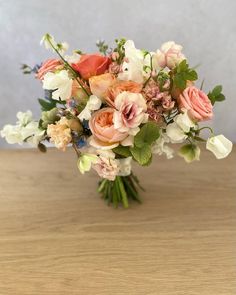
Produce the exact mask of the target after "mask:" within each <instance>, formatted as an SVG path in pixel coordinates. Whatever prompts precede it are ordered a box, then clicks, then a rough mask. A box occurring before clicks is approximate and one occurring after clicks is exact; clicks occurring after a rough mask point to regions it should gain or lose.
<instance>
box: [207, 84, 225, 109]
mask: <svg viewBox="0 0 236 295" xmlns="http://www.w3.org/2000/svg"><path fill="white" fill-rule="evenodd" d="M222 89H223V87H222V86H221V85H217V86H216V87H215V88H214V89H213V90H212V91H210V92H209V93H208V95H207V96H208V98H209V99H210V101H211V104H212V105H214V104H215V102H217V101H223V100H225V96H224V94H223V93H222Z"/></svg>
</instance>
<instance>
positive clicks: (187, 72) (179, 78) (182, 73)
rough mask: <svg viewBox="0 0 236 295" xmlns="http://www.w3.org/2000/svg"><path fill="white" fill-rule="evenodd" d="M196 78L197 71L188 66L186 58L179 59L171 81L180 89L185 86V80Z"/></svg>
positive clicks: (194, 79)
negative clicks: (179, 61)
mask: <svg viewBox="0 0 236 295" xmlns="http://www.w3.org/2000/svg"><path fill="white" fill-rule="evenodd" d="M197 79H198V75H197V72H196V71H195V70H194V69H192V68H189V65H188V63H187V61H186V59H184V60H183V61H181V63H179V64H178V65H177V67H176V68H175V69H174V71H173V83H174V85H175V86H176V87H177V88H179V89H181V90H183V89H185V88H186V85H187V81H196V80H197Z"/></svg>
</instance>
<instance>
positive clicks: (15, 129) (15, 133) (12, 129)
mask: <svg viewBox="0 0 236 295" xmlns="http://www.w3.org/2000/svg"><path fill="white" fill-rule="evenodd" d="M21 129H22V127H21V126H19V125H16V126H13V125H9V124H8V125H5V126H4V127H3V129H2V130H1V133H0V134H1V137H3V138H5V139H6V141H7V143H9V144H15V143H18V144H22V143H23V140H24V138H23V137H22V134H21Z"/></svg>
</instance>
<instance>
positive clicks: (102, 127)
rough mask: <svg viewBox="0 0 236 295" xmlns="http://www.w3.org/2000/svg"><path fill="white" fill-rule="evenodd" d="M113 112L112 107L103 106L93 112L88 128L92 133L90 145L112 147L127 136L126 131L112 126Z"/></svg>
mask: <svg viewBox="0 0 236 295" xmlns="http://www.w3.org/2000/svg"><path fill="white" fill-rule="evenodd" d="M114 112H115V110H114V109H112V108H103V109H101V110H99V111H97V112H95V113H94V114H93V116H92V117H91V119H90V120H89V128H90V130H91V132H92V135H93V136H92V138H91V140H90V144H91V145H92V146H94V147H96V148H102V147H103V148H107V149H112V148H114V147H116V146H118V145H119V142H120V141H122V140H124V139H125V138H126V137H127V136H128V134H127V132H119V131H118V130H116V129H115V128H114V123H113V116H114Z"/></svg>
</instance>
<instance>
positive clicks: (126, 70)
mask: <svg viewBox="0 0 236 295" xmlns="http://www.w3.org/2000/svg"><path fill="white" fill-rule="evenodd" d="M124 48H125V57H126V59H127V61H125V62H124V63H123V65H122V70H123V72H122V73H120V74H119V75H118V78H119V79H120V80H132V81H134V82H137V83H143V66H144V55H143V53H142V51H141V50H139V49H136V48H135V45H134V42H133V41H132V40H127V41H126V43H125V44H124Z"/></svg>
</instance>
